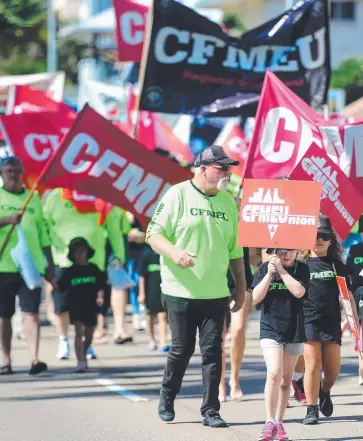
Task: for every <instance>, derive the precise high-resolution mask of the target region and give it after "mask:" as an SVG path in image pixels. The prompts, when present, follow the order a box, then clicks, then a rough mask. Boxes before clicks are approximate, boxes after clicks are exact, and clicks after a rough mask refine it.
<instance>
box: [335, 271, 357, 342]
mask: <svg viewBox="0 0 363 441" xmlns="http://www.w3.org/2000/svg"><path fill="white" fill-rule="evenodd" d="M336 279H337V282H338V287H339V292H340V297H341V299H342V303H343V307H344V312H345V316H346V317H347V320H348V325H349V329H350V333H351V334H352V337H353V338H354V340H355V341H356V342H358V341H359V331H358V326H357V323H356V322H355V318H354V315H353V308H352V304H351V302H350V296H349V291H348V287H347V282H346V281H345V278H344V277H341V276H336Z"/></svg>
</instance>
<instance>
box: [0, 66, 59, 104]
mask: <svg viewBox="0 0 363 441" xmlns="http://www.w3.org/2000/svg"><path fill="white" fill-rule="evenodd" d="M64 82H65V73H64V72H55V73H39V74H30V75H9V76H2V77H0V111H5V109H6V105H7V101H8V94H9V88H10V87H11V86H13V85H14V84H19V85H28V86H31V87H34V88H35V89H40V90H46V91H47V92H48V95H49V97H50V98H52V99H54V100H55V101H62V100H63V92H64Z"/></svg>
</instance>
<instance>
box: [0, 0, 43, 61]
mask: <svg viewBox="0 0 363 441" xmlns="http://www.w3.org/2000/svg"><path fill="white" fill-rule="evenodd" d="M45 6H46V2H45V0H0V29H1V38H0V57H1V58H3V59H9V58H10V57H11V56H12V55H15V54H21V53H22V54H24V53H29V52H30V53H29V55H35V54H36V53H37V54H39V52H40V53H43V54H44V53H45V50H46V39H45V38H44V37H45V35H44V32H43V33H42V31H43V30H44V27H45V23H46V8H45Z"/></svg>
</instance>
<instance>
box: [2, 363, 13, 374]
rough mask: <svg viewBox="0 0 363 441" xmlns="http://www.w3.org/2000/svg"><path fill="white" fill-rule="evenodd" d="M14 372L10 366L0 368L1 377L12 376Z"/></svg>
mask: <svg viewBox="0 0 363 441" xmlns="http://www.w3.org/2000/svg"><path fill="white" fill-rule="evenodd" d="M13 373H14V371H13V370H12V369H11V366H10V364H7V365H6V366H3V367H1V368H0V375H12V374H13Z"/></svg>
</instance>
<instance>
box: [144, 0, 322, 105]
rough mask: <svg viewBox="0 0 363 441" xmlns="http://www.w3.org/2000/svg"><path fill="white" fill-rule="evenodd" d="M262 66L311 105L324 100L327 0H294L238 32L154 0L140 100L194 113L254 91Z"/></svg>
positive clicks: (178, 6) (173, 4)
mask: <svg viewBox="0 0 363 441" xmlns="http://www.w3.org/2000/svg"><path fill="white" fill-rule="evenodd" d="M267 69H271V70H272V71H273V72H274V73H275V74H276V75H277V76H278V77H279V78H280V79H281V80H282V81H284V82H285V84H286V85H287V86H288V87H290V88H291V89H292V90H293V91H294V92H295V93H297V94H298V95H299V96H300V97H301V98H302V99H303V100H304V101H306V102H307V103H308V104H309V105H310V106H312V107H313V108H314V109H318V108H319V107H320V106H321V105H322V104H325V103H326V101H327V92H328V88H329V81H330V44H329V20H328V8H327V0H305V1H301V2H299V3H298V4H297V6H295V7H294V8H293V9H290V10H289V11H287V12H285V13H284V14H282V15H280V16H279V17H277V18H275V19H273V20H270V21H269V22H267V23H264V24H263V25H261V26H259V27H257V28H254V29H252V30H250V31H248V32H246V33H244V34H243V35H242V36H241V37H239V38H232V37H229V36H227V35H226V34H225V32H224V31H223V30H222V29H221V28H220V27H219V26H218V25H217V24H216V23H213V22H211V21H210V20H208V19H207V18H205V17H203V16H201V15H199V14H198V13H197V12H195V11H194V10H193V9H190V8H188V7H186V6H184V5H183V4H181V3H178V2H177V1H174V0H154V17H153V22H152V29H151V38H150V46H149V52H148V56H147V65H146V72H145V79H144V84H143V88H142V95H141V103H140V108H141V109H144V110H150V111H154V112H162V113H189V114H197V113H198V112H199V109H200V108H201V107H203V106H205V105H208V104H210V103H212V102H214V101H216V100H217V99H221V98H226V97H229V96H232V95H234V94H235V93H237V92H242V93H259V92H260V91H261V88H262V83H263V79H264V75H265V72H266V70H267Z"/></svg>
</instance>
